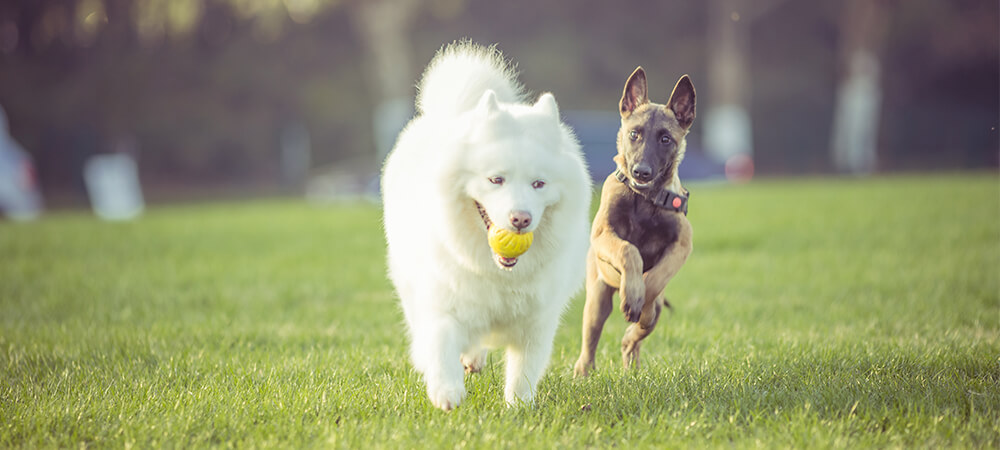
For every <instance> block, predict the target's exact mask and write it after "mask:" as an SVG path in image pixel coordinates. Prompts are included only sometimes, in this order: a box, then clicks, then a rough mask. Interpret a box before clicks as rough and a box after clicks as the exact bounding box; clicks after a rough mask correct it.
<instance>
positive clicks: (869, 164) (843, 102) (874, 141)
mask: <svg viewBox="0 0 1000 450" xmlns="http://www.w3.org/2000/svg"><path fill="white" fill-rule="evenodd" d="M887 22H888V14H887V11H886V6H885V4H884V3H883V2H882V1H880V0H850V1H848V2H847V3H846V8H845V12H844V16H843V20H842V21H841V27H840V36H841V47H840V55H839V59H840V61H839V66H840V70H841V73H842V75H841V77H840V82H839V83H838V86H837V95H836V105H835V107H834V116H833V129H832V132H831V143H830V153H831V158H832V161H833V166H834V168H835V169H836V170H837V171H840V172H845V173H852V174H868V173H871V172H874V171H875V169H876V168H877V161H878V158H877V155H878V151H877V150H878V128H879V121H880V113H881V105H882V87H881V63H880V57H879V54H880V51H881V48H882V44H883V42H884V40H885V28H886V24H887Z"/></svg>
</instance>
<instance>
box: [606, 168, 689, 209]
mask: <svg viewBox="0 0 1000 450" xmlns="http://www.w3.org/2000/svg"><path fill="white" fill-rule="evenodd" d="M614 177H615V178H617V179H618V181H620V182H621V183H622V184H624V185H625V186H626V187H627V188H628V189H629V190H630V191H632V192H634V193H635V194H636V195H639V196H641V197H643V198H645V199H647V200H648V201H649V202H650V203H652V204H654V205H656V206H657V207H660V208H664V209H668V210H673V211H676V212H680V213H683V214H684V215H687V210H688V197H689V196H690V195H691V193H690V192H688V190H687V189H684V187H683V186H681V179H680V177H678V176H677V172H676V168H675V169H674V173H673V174H671V178H670V182H669V183H664V182H662V181H661V182H658V183H654V184H653V185H652V186H650V187H649V188H647V189H641V190H640V189H636V188H635V187H634V186H633V185H632V181H631V180H630V179H629V178H628V177H627V176H626V175H625V172H624V171H622V167H621V165H618V167H616V168H615V173H614Z"/></svg>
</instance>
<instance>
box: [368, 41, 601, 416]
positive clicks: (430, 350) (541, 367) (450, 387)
mask: <svg viewBox="0 0 1000 450" xmlns="http://www.w3.org/2000/svg"><path fill="white" fill-rule="evenodd" d="M524 97H525V94H524V93H523V91H522V88H521V86H520V84H519V83H518V82H517V80H516V79H515V73H514V72H513V70H512V69H511V68H510V67H509V66H508V65H507V64H506V62H505V61H504V59H503V57H502V55H501V54H500V53H499V51H497V50H496V49H495V48H494V47H489V48H487V47H482V46H479V45H475V44H471V43H467V42H461V43H456V44H451V45H449V46H446V47H445V48H443V49H441V51H439V52H438V54H437V56H435V58H434V60H433V61H431V63H430V64H429V65H428V67H427V70H426V72H425V73H424V76H423V80H422V81H421V83H420V85H419V95H418V97H417V108H418V113H417V116H416V117H415V118H414V119H413V120H412V121H411V122H410V123H409V125H407V127H406V129H405V130H403V132H402V133H401V134H400V136H399V140H398V141H397V142H396V147H395V148H394V149H393V151H392V153H391V154H390V155H389V157H388V159H387V160H386V163H385V167H384V170H383V175H382V196H383V206H384V221H385V235H386V240H387V242H388V259H389V277H390V278H391V279H392V282H393V283H394V284H395V286H396V291H397V293H398V294H399V297H400V299H401V301H402V306H403V312H404V314H405V316H406V322H407V325H408V327H409V337H410V355H411V357H412V360H413V365H414V366H415V367H416V369H417V370H418V371H420V372H421V373H422V374H423V376H424V381H425V382H426V383H427V395H428V396H429V397H430V400H431V402H432V403H433V404H434V406H436V407H438V408H441V409H445V410H450V409H452V408H455V407H457V406H458V405H459V404H460V403H461V402H462V400H463V398H464V397H465V384H464V380H463V376H464V374H463V366H464V371H467V372H478V371H479V370H480V369H481V368H482V366H483V365H484V364H485V362H486V349H487V348H497V347H503V348H505V349H506V386H505V388H504V399H505V400H506V401H507V404H508V405H511V404H514V403H517V402H519V401H520V402H524V403H531V402H532V400H533V397H534V394H535V389H536V385H537V383H538V380H539V379H540V378H541V376H542V374H543V373H544V372H545V367H546V366H547V365H548V362H549V356H550V354H551V353H552V340H553V338H554V336H555V332H556V327H557V326H558V325H559V317H560V315H561V314H562V311H563V309H564V307H565V305H566V303H567V301H568V300H569V299H570V297H571V296H572V295H573V294H574V293H576V292H577V291H578V290H579V288H580V286H581V283H582V282H583V278H584V269H585V260H586V254H587V247H588V245H589V244H588V234H589V223H588V222H589V221H588V218H589V212H590V199H591V186H590V177H589V176H588V173H587V170H586V165H585V163H584V160H583V156H582V155H581V152H580V146H579V144H578V143H577V141H576V138H575V137H574V136H573V134H572V132H571V131H570V129H569V128H568V127H567V126H566V125H564V124H563V123H562V122H561V121H560V119H559V109H558V106H557V105H556V101H555V98H554V97H553V96H552V94H548V93H546V94H543V95H541V97H539V99H538V101H537V102H535V103H534V104H530V103H526V102H524ZM490 226H495V227H505V228H507V229H509V230H511V231H517V232H521V233H525V232H533V233H534V244H533V245H532V246H531V247H530V248H529V249H528V251H527V252H526V253H524V254H523V255H521V256H520V257H517V258H504V257H501V256H499V255H497V254H495V253H494V252H493V250H491V248H490V246H489V244H488V242H487V229H488V227H490Z"/></svg>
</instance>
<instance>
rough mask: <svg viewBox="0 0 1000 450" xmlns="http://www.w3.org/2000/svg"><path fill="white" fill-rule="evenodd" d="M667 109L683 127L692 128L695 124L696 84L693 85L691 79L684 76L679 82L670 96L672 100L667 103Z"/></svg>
mask: <svg viewBox="0 0 1000 450" xmlns="http://www.w3.org/2000/svg"><path fill="white" fill-rule="evenodd" d="M667 108H669V109H670V110H671V111H673V112H674V117H676V118H677V122H679V123H680V125H681V126H682V127H684V128H690V127H691V124H692V123H694V115H695V111H694V110H695V100H694V84H692V83H691V78H690V77H688V76H687V75H684V76H682V77H681V79H679V80H677V85H675V86H674V92H673V93H671V94H670V100H668V101H667Z"/></svg>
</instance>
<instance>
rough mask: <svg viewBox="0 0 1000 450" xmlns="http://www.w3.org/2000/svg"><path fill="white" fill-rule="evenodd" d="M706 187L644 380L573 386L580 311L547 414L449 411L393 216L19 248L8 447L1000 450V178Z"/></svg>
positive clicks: (230, 216) (73, 237)
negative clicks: (404, 311) (395, 240)
mask: <svg viewBox="0 0 1000 450" xmlns="http://www.w3.org/2000/svg"><path fill="white" fill-rule="evenodd" d="M690 187H691V189H692V191H694V196H693V201H692V203H691V216H690V218H691V221H692V223H693V225H694V227H695V251H694V253H693V255H692V257H691V259H690V260H689V262H688V264H687V266H685V267H684V269H683V270H682V271H681V273H680V274H679V276H678V277H677V278H676V280H675V281H674V283H673V284H672V285H671V286H669V287H668V289H667V295H668V297H669V298H670V299H671V302H672V303H673V305H674V310H673V312H672V313H671V314H669V315H668V316H667V317H666V318H665V320H664V321H662V322H661V326H660V328H658V329H657V330H656V332H655V333H654V334H653V335H652V336H651V337H650V338H649V339H648V340H647V341H646V344H645V346H644V354H643V356H644V366H643V367H642V368H641V369H640V370H638V371H636V372H634V373H624V372H623V371H622V370H621V369H620V368H619V366H618V364H619V363H618V361H619V356H618V343H619V340H620V338H621V334H622V332H623V330H624V326H625V324H624V320H623V319H622V317H621V314H620V313H615V314H614V315H612V318H611V320H609V322H608V326H607V329H606V330H605V335H604V339H603V340H602V342H601V346H600V350H599V354H598V358H599V359H598V371H597V373H596V374H595V376H593V377H591V378H589V379H586V380H574V379H573V378H572V376H571V371H572V364H573V362H574V361H575V359H576V356H577V351H578V348H579V330H580V315H581V309H582V299H583V297H582V293H581V294H580V295H578V296H577V297H576V298H575V299H574V301H573V302H572V305H571V307H570V308H569V310H568V311H567V312H566V314H565V316H564V317H563V326H562V327H561V328H560V332H559V334H558V336H557V340H556V343H555V352H554V354H553V358H552V363H551V366H550V372H549V374H548V375H547V376H546V377H545V379H544V380H543V381H542V383H541V386H540V392H539V395H538V402H537V405H536V406H535V407H534V408H530V409H525V408H515V409H508V408H506V407H505V406H504V405H503V400H502V390H503V387H502V381H503V370H502V362H501V359H500V357H499V353H494V354H492V355H491V362H490V365H489V366H488V368H487V369H486V370H484V372H483V373H482V374H479V375H477V376H470V377H468V378H467V380H466V384H467V387H468V388H469V392H470V393H469V397H468V399H467V400H466V402H465V404H463V405H462V406H461V407H460V408H459V409H458V410H456V411H453V412H451V413H445V412H441V411H438V410H435V409H433V408H432V407H431V406H430V403H429V402H428V401H427V399H426V397H425V395H424V388H423V385H422V383H421V382H420V379H419V377H418V375H417V374H416V373H415V372H414V371H413V370H412V368H411V367H410V365H409V363H408V361H407V357H406V349H405V347H406V338H405V333H404V332H403V329H402V325H401V324H402V315H401V312H400V310H399V308H398V306H397V304H396V300H395V298H394V294H393V292H392V289H391V286H390V285H389V284H388V282H387V280H386V279H385V276H384V272H385V269H384V267H385V263H384V244H383V240H382V234H381V227H380V223H379V209H378V207H377V206H375V205H351V206H337V207H313V206H310V205H307V204H304V203H302V202H299V201H292V200H288V201H281V200H272V201H262V202H251V203H236V204H219V205H212V204H210V205H198V206H170V207H154V208H153V209H152V210H150V211H149V212H148V213H147V214H146V215H145V216H144V217H143V218H141V219H140V220H138V221H136V222H133V223H124V224H109V223H101V222H98V221H96V220H95V219H93V218H92V217H91V216H89V215H87V214H84V213H54V214H50V215H48V216H46V217H45V218H44V220H42V221H40V222H37V223H33V224H27V225H25V224H10V223H0V447H5V448H9V447H31V448H34V447H77V446H81V445H92V446H99V447H123V446H137V447H145V448H148V447H164V446H166V447H206V446H237V447H248V446H253V447H257V446H262V447H286V448H299V447H314V446H315V447H326V446H334V447H349V448H370V447H383V446H384V447H400V448H409V447H417V448H421V447H429V448H435V447H460V446H472V447H486V448H494V447H514V448H518V447H528V448H557V447H563V448H577V447H581V446H592V447H611V446H618V447H623V448H631V447H640V448H643V447H645V448H648V447H664V446H666V447H672V448H677V447H690V446H696V447H701V446H705V447H718V446H727V447H728V446H735V447H763V448H774V447H799V448H806V447H808V448H813V447H835V448H854V447H914V446H917V447H924V446H926V447H940V446H954V447H982V448H997V447H1000V431H998V425H997V424H998V423H1000V281H998V280H1000V178H998V177H997V176H996V174H995V173H990V174H978V175H952V176H941V175H934V176H932V175H911V176H905V177H883V178H874V179H858V180H854V179H793V180H772V181H762V182H755V183H752V184H749V185H744V186H728V185H698V184H693V185H691V186H690Z"/></svg>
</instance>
